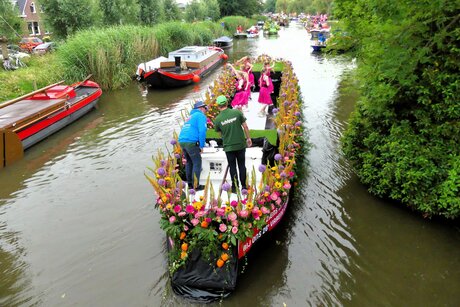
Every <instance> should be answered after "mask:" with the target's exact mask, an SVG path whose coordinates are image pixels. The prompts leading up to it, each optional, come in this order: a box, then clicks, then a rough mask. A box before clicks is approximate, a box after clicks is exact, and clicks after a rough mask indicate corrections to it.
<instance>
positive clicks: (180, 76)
mask: <svg viewBox="0 0 460 307" xmlns="http://www.w3.org/2000/svg"><path fill="white" fill-rule="evenodd" d="M226 59H227V55H226V54H225V53H224V51H223V50H222V48H218V47H215V46H212V47H205V46H187V47H183V48H181V49H179V50H175V51H172V52H170V53H169V54H168V57H167V58H166V57H163V56H161V57H158V58H156V59H153V60H151V61H149V62H145V63H141V64H139V65H138V66H137V71H136V76H135V77H136V79H137V80H138V81H139V82H142V83H146V84H147V85H149V86H152V87H158V88H175V87H181V86H186V85H189V84H191V83H192V82H199V81H200V80H201V79H202V78H204V77H206V76H207V75H208V74H209V73H211V72H212V71H213V70H214V69H215V68H217V67H218V66H219V65H221V64H222V63H223V61H224V60H226Z"/></svg>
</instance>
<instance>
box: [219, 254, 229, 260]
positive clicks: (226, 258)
mask: <svg viewBox="0 0 460 307" xmlns="http://www.w3.org/2000/svg"><path fill="white" fill-rule="evenodd" d="M220 259H222V260H223V261H227V260H228V254H227V253H222V255H220Z"/></svg>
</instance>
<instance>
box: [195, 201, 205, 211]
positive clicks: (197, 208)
mask: <svg viewBox="0 0 460 307" xmlns="http://www.w3.org/2000/svg"><path fill="white" fill-rule="evenodd" d="M201 207H203V203H201V202H199V201H196V202H194V203H193V208H195V209H196V210H200V209H201Z"/></svg>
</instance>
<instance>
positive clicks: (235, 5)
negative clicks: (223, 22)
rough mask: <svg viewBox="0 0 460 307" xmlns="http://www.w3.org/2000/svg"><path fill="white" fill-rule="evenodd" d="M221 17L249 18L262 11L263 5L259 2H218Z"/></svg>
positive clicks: (257, 0)
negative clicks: (237, 16) (236, 16)
mask: <svg viewBox="0 0 460 307" xmlns="http://www.w3.org/2000/svg"><path fill="white" fill-rule="evenodd" d="M218 2H219V7H220V15H221V16H232V15H239V16H246V17H251V16H252V15H254V14H257V13H259V12H261V11H262V8H263V5H262V3H261V1H259V0H229V1H227V0H218Z"/></svg>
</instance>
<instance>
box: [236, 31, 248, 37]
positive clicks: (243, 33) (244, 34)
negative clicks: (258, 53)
mask: <svg viewBox="0 0 460 307" xmlns="http://www.w3.org/2000/svg"><path fill="white" fill-rule="evenodd" d="M233 37H235V38H248V33H246V32H235V33H234V34H233Z"/></svg>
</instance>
